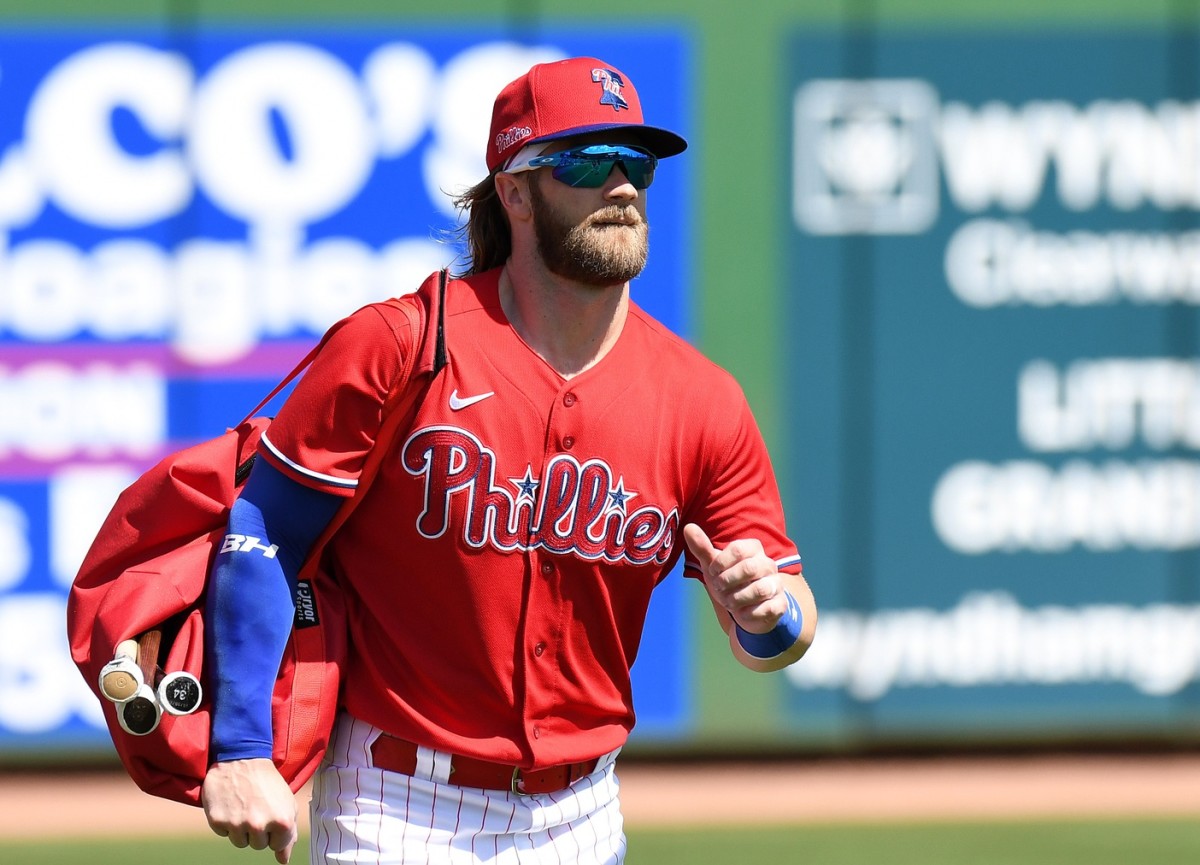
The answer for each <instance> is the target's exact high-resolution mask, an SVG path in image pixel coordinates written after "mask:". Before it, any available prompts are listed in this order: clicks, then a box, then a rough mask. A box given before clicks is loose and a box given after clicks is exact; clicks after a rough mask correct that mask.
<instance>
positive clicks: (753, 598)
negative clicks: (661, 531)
mask: <svg viewBox="0 0 1200 865" xmlns="http://www.w3.org/2000/svg"><path fill="white" fill-rule="evenodd" d="M683 538H684V540H685V541H687V545H688V549H690V550H691V551H692V555H693V556H695V557H696V560H697V561H698V562H699V563H700V568H701V570H702V571H703V572H704V584H705V585H706V586H707V587H708V592H709V594H710V595H712V597H713V600H714V601H715V602H716V603H718V604H720V605H721V607H722V608H723V609H724V610H725V611H726V612H728V613H729V615H730V616H732V617H733V620H734V621H735V622H737V623H738V624H739V625H741V626H742V629H743V630H745V631H747V632H749V633H751V634H765V633H766V632H767V631H769V630H771V629H772V628H774V627H775V625H777V624H778V623H779V620H780V619H781V618H782V617H783V614H784V613H786V612H787V598H786V597H784V594H783V591H784V587H783V581H782V580H781V579H780V576H779V571H778V569H777V568H776V567H775V562H774V561H773V560H772V559H770V558H769V557H768V556H767V554H766V553H765V552H763V546H762V544H761V543H759V542H758V541H756V540H741V541H734V542H733V543H731V544H730V545H729V546H727V547H726V548H725V549H723V550H718V549H717V548H716V547H714V546H713V543H712V541H710V540H709V539H708V535H706V534H705V533H704V530H703V529H702V528H700V527H699V526H698V525H696V524H695V523H688V524H687V525H686V526H684V527H683Z"/></svg>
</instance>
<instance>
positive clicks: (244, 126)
mask: <svg viewBox="0 0 1200 865" xmlns="http://www.w3.org/2000/svg"><path fill="white" fill-rule="evenodd" d="M563 56H564V55H563V52H561V51H560V50H559V49H557V48H553V47H550V46H523V45H518V44H516V43H511V42H491V43H485V44H482V45H476V46H471V47H469V48H467V49H466V50H464V51H462V52H460V53H459V54H458V55H456V56H454V57H452V58H450V60H449V61H447V62H446V63H445V65H444V66H443V67H442V68H441V69H440V70H439V69H438V67H437V65H436V64H435V63H434V60H433V58H432V57H431V56H430V55H429V53H428V52H427V51H426V50H425V49H423V48H421V47H420V46H417V45H413V44H410V43H405V42H387V43H383V44H381V45H379V46H378V47H377V48H375V49H374V50H373V51H372V52H371V53H370V54H369V55H368V56H367V58H366V59H365V61H364V63H363V66H362V69H361V71H359V70H355V69H352V68H350V67H349V66H347V65H346V64H345V62H343V61H342V60H341V59H340V58H339V57H337V56H336V55H335V54H333V53H332V52H330V51H328V50H326V49H324V48H322V47H320V46H316V45H312V44H307V43H300V42H263V43H257V44H251V45H248V46H247V47H245V48H242V49H240V50H237V51H234V52H232V53H231V54H229V55H228V56H226V57H223V58H220V59H219V60H218V61H217V63H216V64H215V65H213V66H212V67H211V68H210V69H208V70H206V71H205V73H204V74H203V75H202V76H199V77H198V76H197V73H196V70H195V69H194V68H193V66H192V61H191V60H190V59H189V58H188V57H186V56H184V55H181V54H177V53H175V52H171V51H166V50H162V49H159V48H156V47H153V46H149V45H143V44H139V43H136V42H125V41H121V42H104V43H100V44H97V45H93V46H90V47H88V48H85V49H83V50H81V51H79V52H77V53H76V54H73V55H71V56H69V57H67V58H65V59H64V60H62V62H60V63H59V64H58V65H57V66H55V67H54V68H53V70H52V71H51V72H50V73H49V74H47V76H46V77H45V79H43V80H42V81H41V82H39V83H38V85H37V87H36V88H35V90H34V92H33V94H32V95H31V97H30V100H29V105H28V109H27V116H26V122H25V126H24V128H25V137H24V139H23V140H20V141H16V142H12V143H10V144H9V145H8V146H7V147H5V148H4V149H2V150H0V298H2V299H3V302H2V303H0V335H11V336H12V337H14V338H16V339H18V340H28V341H35V342H43V341H45V342H49V341H61V340H69V339H73V338H76V337H78V336H93V337H96V338H99V339H102V340H106V341H122V340H127V339H132V338H144V339H151V340H163V341H167V342H169V343H170V344H171V345H172V347H173V348H174V349H175V350H176V352H177V353H178V354H179V355H180V356H181V357H183V358H184V359H185V360H187V361H188V362H191V363H195V364H198V365H212V364H218V363H223V362H227V361H230V360H236V359H237V358H240V357H243V356H245V355H246V354H247V353H248V352H250V351H251V350H253V349H254V347H255V346H256V345H258V343H259V341H260V340H261V339H263V338H264V337H271V336H278V335H287V334H290V333H293V332H296V331H301V332H308V333H318V334H319V333H321V332H323V331H324V330H325V329H326V328H328V327H329V325H330V324H332V323H333V322H334V321H336V320H337V319H338V318H341V317H342V316H344V315H346V314H348V313H349V312H351V311H353V310H354V309H357V308H358V307H360V306H362V305H363V304H365V303H368V302H371V301H374V300H379V299H381V298H385V297H390V296H396V295H399V294H404V293H406V292H409V291H413V290H415V289H416V288H417V286H418V285H420V282H421V280H422V279H423V278H424V277H425V276H427V275H428V274H429V273H431V272H432V271H434V270H437V269H439V268H441V267H444V266H445V265H446V264H448V263H449V259H450V258H452V257H453V256H454V254H455V251H454V250H453V249H451V248H450V247H448V246H447V245H446V244H445V243H443V242H440V241H438V240H435V239H432V238H431V235H432V234H433V233H434V231H433V229H432V228H431V229H429V230H423V231H421V233H420V234H419V235H418V236H412V237H396V238H393V239H391V240H384V241H382V242H380V243H378V244H376V245H372V246H368V245H367V244H366V243H365V242H364V241H363V240H361V239H359V238H356V237H331V236H323V237H321V238H320V239H316V240H311V239H309V238H308V237H307V232H308V228H309V226H311V225H312V224H314V223H316V222H318V221H321V220H327V219H329V218H331V217H333V216H335V215H337V214H339V213H340V212H342V211H343V210H345V209H347V208H349V207H351V206H352V205H353V204H354V203H355V201H356V199H357V198H358V197H359V194H360V193H361V192H362V191H363V189H364V187H365V185H366V184H367V183H368V181H369V180H370V178H371V176H372V173H373V172H374V171H375V169H376V168H377V166H378V165H379V163H380V162H381V161H383V160H394V159H398V158H401V157H404V156H406V155H408V154H409V153H410V152H411V151H413V150H414V149H415V148H418V147H420V148H423V152H422V154H421V155H422V157H423V158H422V160H421V162H420V166H421V167H420V172H421V179H422V181H423V185H424V188H425V191H426V197H427V199H428V201H426V202H421V206H422V207H427V206H428V205H430V204H432V205H433V207H434V208H435V210H436V211H438V212H441V213H442V214H444V215H446V216H448V217H450V218H454V217H456V216H457V212H456V211H455V210H454V207H453V203H452V201H451V195H453V194H455V193H457V192H458V191H460V190H462V189H465V188H467V187H469V186H470V185H472V184H474V183H476V182H477V181H478V180H479V179H481V178H482V177H484V176H485V175H486V174H487V167H486V165H485V159H484V150H485V148H484V147H483V143H484V141H485V140H486V138H487V126H488V122H489V120H488V118H489V117H490V113H491V103H492V101H493V99H494V98H495V94H496V92H497V91H498V90H499V88H500V87H501V86H503V84H504V83H505V82H507V81H509V80H511V79H513V78H515V77H516V76H517V75H519V74H521V73H522V72H524V71H525V70H526V69H528V68H529V66H531V65H532V64H534V63H537V62H542V61H547V60H557V59H560V58H561V57H563ZM117 119H121V120H123V121H125V122H126V123H127V125H131V126H134V127H136V128H138V129H139V130H140V133H141V135H140V138H141V139H142V143H141V145H140V146H139V152H137V153H133V152H130V151H129V150H128V149H126V146H125V145H124V144H123V143H122V141H121V140H120V139H119V137H118V134H117V126H118V124H117V123H116V120H117ZM197 199H202V200H203V201H204V202H207V203H209V204H211V205H213V206H214V207H215V208H216V210H217V212H218V213H219V214H220V215H222V216H224V217H228V218H230V219H231V220H234V221H236V222H237V223H240V224H244V225H245V234H246V236H245V238H240V237H239V238H233V239H230V238H221V239H217V238H208V237H189V236H188V235H184V237H183V239H182V240H176V241H175V242H174V245H173V246H171V247H167V246H164V245H162V244H161V243H160V242H158V241H157V240H153V241H152V240H150V239H148V238H147V239H140V238H139V239H134V238H127V237H121V238H115V239H107V240H101V241H100V242H99V243H96V244H94V245H92V246H90V247H89V248H87V249H84V248H81V247H79V246H77V245H75V244H74V243H73V242H68V241H64V240H59V239H54V238H50V237H46V236H39V235H38V233H37V232H36V231H25V232H23V234H22V239H21V240H20V241H15V242H12V243H10V240H9V234H10V230H11V229H24V228H27V227H28V226H31V225H36V221H37V220H38V219H39V217H40V216H41V215H42V213H43V212H44V211H45V210H46V208H47V207H48V206H54V207H55V208H57V209H58V210H60V211H61V212H62V213H63V214H65V215H66V216H67V217H68V218H70V219H73V220H76V221H78V222H79V223H81V224H85V225H88V226H94V227H97V228H101V229H106V230H110V231H129V230H138V229H145V228H149V227H151V226H156V225H159V224H162V223H163V221H164V220H168V219H171V218H173V217H178V216H179V215H180V214H182V213H184V212H185V211H186V210H187V209H188V208H189V207H191V206H192V205H193V204H194V203H195V202H196V201H197ZM395 205H396V207H404V206H405V202H400V201H398V202H396V203H395ZM365 219H367V217H364V220H365ZM370 219H371V220H384V221H386V220H387V219H388V214H386V213H383V214H376V215H373V216H371V217H370ZM171 236H176V237H177V236H178V235H177V233H176V232H174V231H173V232H171Z"/></svg>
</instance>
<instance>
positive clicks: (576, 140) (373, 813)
mask: <svg viewBox="0 0 1200 865" xmlns="http://www.w3.org/2000/svg"><path fill="white" fill-rule="evenodd" d="M686 146H687V144H686V142H685V141H684V140H683V139H682V138H680V137H679V136H678V135H676V134H674V133H672V132H669V131H667V130H665V129H661V128H657V127H654V126H650V125H647V124H646V123H644V121H643V115H642V108H641V104H640V101H639V99H638V95H637V93H636V91H635V90H634V87H633V84H632V83H631V82H630V81H629V79H628V78H627V77H626V76H625V75H624V74H623V73H621V72H620V71H619V70H617V69H616V68H614V67H613V66H611V65H610V64H608V63H605V62H603V61H601V60H597V59H594V58H574V59H570V60H565V61H561V62H557V63H550V64H542V65H538V66H534V67H533V68H532V69H530V70H529V72H528V73H526V74H525V75H523V76H522V77H520V78H518V79H517V80H516V81H513V82H512V83H510V84H509V85H508V86H506V87H505V88H504V90H503V91H501V93H500V95H499V96H498V97H497V99H496V102H495V106H494V110H493V117H492V125H491V133H490V138H489V140H488V142H487V163H488V168H489V171H490V174H489V175H488V177H487V178H485V179H484V180H483V181H482V182H481V183H479V184H478V185H476V186H475V187H473V188H472V189H470V190H468V191H467V192H466V193H465V194H464V195H463V196H462V197H461V199H459V204H460V205H461V207H462V208H463V209H464V210H465V211H466V212H467V214H468V220H467V223H466V226H465V235H466V241H467V247H468V252H469V257H470V264H469V268H468V270H467V272H466V273H465V274H463V275H462V277H461V278H460V279H456V280H453V281H451V282H450V284H449V287H448V290H447V295H446V302H445V330H444V336H445V344H446V347H447V349H448V352H449V365H448V366H447V367H446V368H445V369H444V370H443V371H442V373H441V374H439V376H438V377H437V378H436V379H435V380H434V382H433V384H432V386H431V388H430V390H429V391H428V394H427V396H426V397H425V400H424V402H423V403H422V405H421V408H420V409H419V411H418V413H417V417H416V421H415V423H414V425H413V427H412V429H411V431H410V432H408V433H407V434H406V435H405V434H402V435H400V436H398V437H397V441H396V442H395V444H394V445H393V451H394V452H393V453H390V454H389V455H388V457H387V459H385V460H384V462H383V464H382V467H381V468H380V470H379V473H378V475H377V476H376V477H375V478H374V480H373V481H372V486H371V489H370V493H369V494H368V495H366V496H365V497H364V498H363V499H362V500H361V503H360V504H359V505H358V508H357V510H355V511H354V513H353V514H352V515H351V516H350V518H349V519H348V520H347V522H346V523H345V525H344V526H343V528H342V529H341V530H340V531H339V533H338V535H337V536H336V537H335V539H334V540H333V542H332V544H331V547H330V548H329V552H330V555H331V556H332V561H333V562H334V568H335V570H336V574H337V578H338V580H339V581H340V583H341V584H342V587H343V588H344V589H345V591H346V594H347V604H348V607H349V629H350V642H351V649H350V659H349V663H348V668H347V671H346V674H345V680H344V690H343V696H342V708H343V712H342V714H341V715H340V718H339V720H338V722H337V725H336V727H335V732H334V737H333V741H332V745H331V747H330V750H329V752H328V754H327V756H326V759H325V762H324V763H323V765H322V767H321V768H320V769H319V770H318V771H317V774H316V775H315V777H314V781H313V798H312V804H311V809H312V812H311V814H312V835H311V853H312V861H313V862H314V863H331V862H388V863H407V862H421V863H425V862H444V863H454V865H459V863H461V865H467V863H517V862H521V863H524V862H555V863H580V865H587V863H620V862H623V861H624V854H625V838H624V833H623V830H622V819H621V813H620V809H619V803H618V797H617V781H616V776H615V774H614V760H615V758H616V756H617V754H618V752H619V751H620V750H621V747H622V745H623V744H624V743H625V741H626V738H627V736H628V735H629V732H630V730H631V728H632V727H633V724H634V713H633V703H632V696H631V693H630V675H629V671H630V667H631V665H632V664H633V662H634V659H635V658H636V656H637V652H638V644H639V641H640V638H641V634H642V628H643V624H644V622H645V617H646V610H647V605H648V604H649V601H650V596H651V593H652V591H653V590H654V588H655V586H657V585H658V583H659V582H660V581H661V580H663V579H664V578H665V577H666V576H667V574H668V573H669V572H670V571H671V570H672V568H673V566H674V565H675V563H676V562H677V561H678V560H679V557H680V556H681V555H683V556H684V557H685V574H686V575H687V576H690V577H693V578H695V579H696V581H697V583H698V585H700V586H702V587H703V588H704V589H705V590H706V591H707V593H708V596H709V598H710V599H711V601H712V605H713V609H714V611H715V612H716V616H717V619H718V621H719V623H720V625H721V627H722V628H723V629H724V630H725V632H726V633H727V634H728V636H729V642H730V646H731V648H732V650H733V653H734V654H735V656H736V657H737V658H738V660H739V661H741V662H742V663H743V664H744V665H745V666H747V667H749V668H751V669H754V670H759V671H769V670H777V669H780V668H782V667H784V666H786V665H787V664H790V663H792V662H794V661H796V660H797V659H799V658H800V657H801V656H802V655H803V654H804V652H805V650H806V649H807V647H808V646H809V644H810V642H811V641H812V638H813V633H814V629H815V626H816V608H815V605H814V602H813V598H812V594H811V592H810V591H809V588H808V586H807V584H806V583H805V581H804V579H803V577H802V576H801V568H800V556H799V555H798V554H797V550H796V546H795V545H794V544H793V542H792V541H791V540H789V538H788V535H787V533H786V529H785V524H784V515H783V509H782V506H781V503H780V497H779V492H778V488H777V485H776V481H775V479H774V476H773V472H772V469H771V464H770V461H769V458H768V455H767V451H766V448H765V446H764V444H763V441H762V437H761V435H760V434H759V431H758V429H757V426H756V424H755V422H754V419H753V417H752V415H751V412H750V410H749V408H748V407H747V404H746V401H745V398H744V396H743V395H742V392H741V390H740V388H739V387H738V386H737V384H736V383H735V381H734V380H733V379H732V378H731V377H730V376H729V375H728V374H727V373H726V372H724V371H723V370H721V369H719V368H718V367H717V366H715V365H714V364H712V363H710V362H709V361H707V360H705V359H704V358H703V357H702V356H701V355H700V354H699V353H698V352H697V351H695V350H694V349H693V348H692V347H691V346H689V345H688V344H687V343H686V342H685V341H683V340H682V339H679V338H678V337H677V336H675V335H673V334H672V333H671V332H669V331H668V330H666V329H665V328H664V327H663V326H661V325H660V324H658V323H657V322H655V321H654V320H652V319H651V318H650V317H649V316H647V315H646V314H645V313H644V312H643V311H642V310H641V309H639V308H638V306H637V305H636V304H634V303H633V302H632V301H631V300H630V294H629V283H630V280H632V279H633V278H634V277H636V276H637V275H638V273H639V272H640V271H641V270H642V268H643V266H644V264H645V261H646V256H647V220H646V199H647V195H648V189H649V187H650V186H651V183H652V181H653V179H654V173H655V171H656V169H657V167H658V161H659V160H660V159H662V158H665V157H670V156H673V155H676V154H678V153H681V152H682V151H683V150H684V149H685V148H686ZM431 278H432V277H431ZM404 302H405V300H404V299H403V298H401V299H398V300H394V301H391V302H388V303H382V304H376V305H373V306H371V307H368V308H367V309H365V310H363V311H360V312H359V313H356V314H355V315H354V316H352V318H351V319H350V320H349V321H348V322H347V323H346V325H345V326H343V327H342V328H341V329H340V331H339V333H338V334H337V335H336V336H335V337H334V338H333V341H332V342H331V343H330V344H329V346H328V350H323V351H322V353H321V354H320V355H319V356H318V358H317V360H316V362H315V363H314V365H313V366H312V367H311V368H310V369H309V371H308V372H307V374H306V375H305V377H304V378H303V380H302V381H301V382H300V384H299V385H298V386H297V388H296V390H295V391H294V393H293V395H292V396H291V397H290V398H289V399H288V400H287V402H286V403H285V405H284V406H283V408H282V409H281V411H280V413H279V415H278V416H277V417H276V418H275V420H274V421H273V422H272V424H271V426H270V427H269V428H268V430H267V432H266V434H265V435H264V436H263V439H262V443H261V445H260V449H259V454H260V457H261V459H259V460H258V461H257V463H256V465H255V468H254V470H253V472H252V474H251V477H250V479H249V481H248V483H247V486H246V488H245V491H244V493H243V495H242V497H241V499H239V501H238V502H237V503H236V504H235V506H234V508H233V513H232V515H231V517H230V531H231V532H233V533H237V534H240V535H245V536H249V537H254V538H259V539H261V541H260V543H258V544H257V545H251V548H250V549H247V546H248V545H246V544H240V545H231V546H232V547H233V549H231V550H229V551H227V552H223V553H221V554H220V555H219V556H218V558H217V560H216V563H215V565H214V571H213V574H212V583H211V588H210V597H209V604H210V617H211V619H210V627H211V629H212V634H211V636H210V640H209V643H210V647H211V652H212V654H211V658H210V663H211V667H210V669H211V671H212V676H213V681H214V685H215V687H214V690H215V694H214V696H213V736H212V754H213V759H214V761H215V762H214V764H213V765H212V767H211V769H210V770H209V773H208V776H207V778H206V780H205V783H204V789H203V801H204V806H205V811H206V814H207V817H208V820H209V824H210V826H211V827H212V829H213V830H214V831H215V832H216V833H217V834H219V835H224V836H228V837H229V839H230V841H231V842H232V843H233V844H234V845H235V846H238V847H245V846H250V847H253V848H256V849H266V848H270V849H271V850H274V851H275V856H276V859H277V860H278V861H280V862H286V861H287V860H288V856H289V854H290V852H291V849H292V845H293V844H294V842H295V840H296V834H297V833H296V804H295V799H294V797H293V795H292V794H291V792H290V790H289V789H288V787H287V785H286V784H285V783H284V782H283V780H282V779H281V778H280V776H279V775H278V773H277V772H276V771H275V768H274V766H273V764H272V763H271V761H270V759H269V758H270V755H271V720H270V706H269V700H270V695H271V691H272V688H271V685H272V682H273V680H274V677H275V673H276V670H277V664H276V662H277V661H278V659H279V658H280V655H281V653H282V651H283V647H284V645H285V643H286V640H287V637H288V633H289V629H290V627H291V624H292V603H291V597H292V594H291V588H290V587H289V581H294V580H295V576H296V572H297V570H298V569H299V567H300V563H301V562H302V561H303V559H304V555H305V552H306V551H307V549H308V547H309V545H310V544H311V543H312V541H313V539H314V538H315V537H316V536H317V535H318V533H319V532H320V530H321V528H322V527H323V526H324V525H325V524H326V522H327V521H328V520H329V519H330V518H331V516H332V514H333V513H334V511H335V510H336V509H337V507H338V504H339V502H340V501H342V500H343V498H344V497H345V496H347V495H350V494H351V493H352V492H353V490H354V488H355V486H356V483H357V477H358V473H359V470H360V468H361V466H362V464H363V461H364V456H365V454H366V453H367V452H368V451H369V450H370V448H371V446H372V442H373V440H374V438H375V436H376V434H377V432H378V430H379V427H380V415H381V407H382V404H383V401H384V399H385V398H386V396H387V394H388V393H390V392H393V391H394V389H395V387H396V385H397V381H396V379H397V376H400V375H402V372H401V371H402V369H403V368H404V364H403V359H404V358H405V357H407V356H408V353H410V352H411V351H412V350H413V345H414V336H413V334H412V332H411V330H410V328H409V327H408V326H407V324H406V322H407V318H406V317H405V316H404V315H403V314H402V313H403V309H402V307H403V304H404ZM247 598H250V599H252V601H251V602H249V603H248V602H247V600H246V599H247Z"/></svg>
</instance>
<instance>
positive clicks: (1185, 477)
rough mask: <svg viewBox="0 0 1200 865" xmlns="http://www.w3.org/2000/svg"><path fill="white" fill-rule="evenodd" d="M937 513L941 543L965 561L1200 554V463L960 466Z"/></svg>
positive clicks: (942, 491)
mask: <svg viewBox="0 0 1200 865" xmlns="http://www.w3.org/2000/svg"><path fill="white" fill-rule="evenodd" d="M930 510H931V516H932V520H933V526H934V529H935V530H936V532H937V534H938V537H939V538H940V539H941V540H942V542H943V543H944V544H945V545H946V546H948V547H949V548H950V549H952V550H955V551H956V552H959V553H964V554H967V555H983V554H985V553H996V552H1005V553H1013V552H1019V551H1032V552H1038V553H1055V552H1064V551H1066V550H1069V549H1071V548H1083V549H1087V550H1093V551H1113V550H1119V549H1129V548H1132V549H1140V550H1183V549H1194V548H1196V547H1200V462H1196V461H1193V460H1141V461H1138V462H1133V463H1130V462H1124V461H1120V460H1112V461H1109V462H1105V463H1103V464H1099V465H1097V464H1093V463H1089V462H1085V461H1083V460H1071V461H1069V462H1067V463H1066V464H1065V465H1063V466H1062V467H1061V468H1053V467H1051V466H1048V465H1045V464H1043V463H1039V462H1034V461H1030V460H1013V461H1011V462H1006V463H1001V464H992V463H986V462H980V461H970V462H962V463H958V464H956V465H954V466H951V467H950V468H949V469H948V470H947V471H946V472H945V473H944V474H943V475H942V477H941V478H940V479H939V480H938V482H937V485H936V486H935V487H934V491H933V500H932V502H931V505H930Z"/></svg>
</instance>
